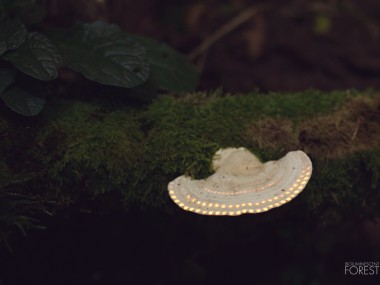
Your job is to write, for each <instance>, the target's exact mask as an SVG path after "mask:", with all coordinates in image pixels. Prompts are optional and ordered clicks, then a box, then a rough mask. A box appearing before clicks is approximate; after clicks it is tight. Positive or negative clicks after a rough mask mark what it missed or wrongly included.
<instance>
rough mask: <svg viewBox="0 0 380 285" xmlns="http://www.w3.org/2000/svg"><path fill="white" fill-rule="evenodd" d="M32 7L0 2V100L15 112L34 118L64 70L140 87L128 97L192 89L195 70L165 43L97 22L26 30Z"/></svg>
mask: <svg viewBox="0 0 380 285" xmlns="http://www.w3.org/2000/svg"><path fill="white" fill-rule="evenodd" d="M32 7H34V8H35V7H36V1H32V0H29V1H27V0H16V1H8V0H2V1H1V2H0V15H1V16H0V56H1V57H0V75H2V78H1V79H0V91H1V92H0V97H1V98H2V99H3V101H4V103H5V104H6V105H7V106H8V107H9V108H10V109H12V110H13V111H15V112H17V113H19V114H22V115H24V116H34V115H37V114H38V113H39V112H40V111H41V110H42V109H43V106H44V104H45V100H46V99H45V98H46V96H47V88H46V87H47V86H48V83H49V82H51V81H52V80H54V79H56V78H58V77H59V69H60V68H61V67H63V66H67V67H68V68H70V69H72V70H74V71H76V72H79V73H80V74H82V75H83V76H85V77H86V78H88V79H89V80H91V81H95V82H97V83H100V84H104V85H106V86H117V87H120V88H124V89H125V88H129V89H131V88H132V87H139V89H133V90H134V91H135V92H134V94H133V96H134V97H138V98H140V99H141V100H145V101H146V100H150V99H151V98H152V97H153V95H154V94H155V93H156V90H163V91H192V90H194V89H195V88H196V86H197V73H196V71H195V68H194V67H193V66H192V65H191V64H190V63H189V62H188V61H187V60H186V58H185V57H184V56H183V55H181V54H179V53H178V52H176V51H175V50H173V49H172V48H170V47H168V46H167V45H164V44H160V43H157V42H155V41H154V40H151V39H148V38H144V37H141V36H140V37H136V36H132V35H128V34H126V33H124V32H123V31H122V30H121V29H120V28H119V27H118V26H116V25H112V24H107V23H104V22H100V21H98V22H94V23H90V24H85V23H78V24H76V25H74V26H73V27H71V28H69V29H57V28H49V29H44V27H43V25H40V27H39V29H38V30H39V31H40V30H45V33H41V32H37V31H32V32H29V31H28V30H29V29H28V28H27V23H29V22H31V23H35V21H34V20H35V19H34V20H31V19H32V18H33V17H31V16H30V15H29V16H26V14H25V11H26V10H27V9H32ZM35 10H36V9H35ZM35 10H33V11H35ZM37 10H38V9H37ZM41 14H42V13H37V16H36V17H35V18H36V19H38V16H39V15H41ZM41 20H42V19H41ZM3 76H4V77H3ZM24 81H28V85H27V86H25V84H24ZM41 86H42V88H40V87H41ZM36 89H39V90H38V92H36ZM152 93H153V94H152ZM124 94H125V96H131V93H130V92H124Z"/></svg>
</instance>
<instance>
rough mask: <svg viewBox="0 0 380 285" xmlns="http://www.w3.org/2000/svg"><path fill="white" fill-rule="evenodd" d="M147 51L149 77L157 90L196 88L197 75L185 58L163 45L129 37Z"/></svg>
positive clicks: (190, 89) (153, 41) (142, 38)
mask: <svg viewBox="0 0 380 285" xmlns="http://www.w3.org/2000/svg"><path fill="white" fill-rule="evenodd" d="M131 38H132V39H133V40H135V41H136V42H138V43H139V44H141V45H142V46H144V47H145V48H146V49H147V52H148V58H149V63H150V67H151V70H150V72H151V76H152V79H153V80H154V82H155V83H156V86H157V88H158V89H161V90H166V91H192V90H194V89H196V88H197V86H198V74H197V71H196V70H195V67H194V66H193V65H192V64H191V63H190V62H189V61H188V60H187V58H186V57H185V56H184V55H182V54H180V53H179V52H177V51H176V50H174V49H172V48H171V47H169V46H168V45H166V44H164V43H159V42H156V41H155V40H152V39H149V38H146V37H142V36H136V35H133V36H131Z"/></svg>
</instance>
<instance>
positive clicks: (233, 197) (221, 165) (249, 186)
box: [168, 147, 312, 216]
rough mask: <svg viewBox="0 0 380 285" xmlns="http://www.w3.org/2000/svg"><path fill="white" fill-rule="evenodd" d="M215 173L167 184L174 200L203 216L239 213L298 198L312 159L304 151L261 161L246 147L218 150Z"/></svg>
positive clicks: (179, 178) (185, 208)
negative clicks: (197, 178)
mask: <svg viewBox="0 0 380 285" xmlns="http://www.w3.org/2000/svg"><path fill="white" fill-rule="evenodd" d="M213 169H214V170H215V173H214V174H212V175H211V176H209V177H208V178H207V179H200V180H195V179H192V178H191V177H188V176H184V175H182V176H180V177H178V178H176V179H174V180H173V181H171V182H170V183H169V185H168V191H169V195H170V197H171V199H172V200H173V201H174V202H175V203H176V204H177V205H178V206H179V207H181V208H182V209H184V210H186V211H191V212H194V213H197V214H202V215H216V216H237V215H241V214H248V213H249V214H256V213H262V212H266V211H268V210H270V209H273V208H276V207H279V206H281V205H283V204H285V203H288V202H289V201H291V200H292V199H293V198H294V197H296V196H297V195H298V194H299V193H300V192H301V191H302V190H303V189H304V188H305V186H306V184H307V183H308V181H309V179H310V177H311V173H312V163H311V161H310V158H309V157H308V156H307V155H306V153H304V152H303V151H301V150H297V151H291V152H288V153H287V154H286V155H285V156H284V157H282V158H281V159H279V160H276V161H268V162H266V163H261V162H260V160H259V159H258V158H257V157H256V156H255V155H253V154H252V153H251V152H250V151H249V150H247V149H245V148H242V147H241V148H226V149H220V150H218V151H217V152H216V153H215V155H214V158H213Z"/></svg>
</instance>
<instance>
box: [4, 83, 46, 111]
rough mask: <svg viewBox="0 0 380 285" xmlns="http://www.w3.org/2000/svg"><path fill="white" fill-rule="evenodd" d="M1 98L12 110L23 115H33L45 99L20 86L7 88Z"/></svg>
mask: <svg viewBox="0 0 380 285" xmlns="http://www.w3.org/2000/svg"><path fill="white" fill-rule="evenodd" d="M1 98H2V99H3V101H4V102H5V104H6V105H7V106H8V107H9V108H10V109H12V110H13V111H15V112H17V113H19V114H21V115H24V116H35V115H37V114H38V113H40V112H41V111H42V109H43V107H44V104H45V100H44V99H43V98H41V97H39V96H36V95H34V94H32V92H30V91H29V92H28V91H27V90H25V89H23V88H20V87H13V88H11V89H8V90H7V91H5V92H4V93H3V94H1Z"/></svg>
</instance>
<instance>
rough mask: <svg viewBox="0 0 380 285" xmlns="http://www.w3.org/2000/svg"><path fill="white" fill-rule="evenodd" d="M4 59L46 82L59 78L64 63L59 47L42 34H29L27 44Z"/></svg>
mask: <svg viewBox="0 0 380 285" xmlns="http://www.w3.org/2000/svg"><path fill="white" fill-rule="evenodd" d="M4 58H5V59H8V60H10V61H11V62H12V63H13V64H14V65H15V66H16V67H17V68H18V69H19V70H20V71H22V72H24V73H25V74H27V75H30V76H32V77H34V78H37V79H39V80H44V81H49V80H53V79H55V78H57V77H58V70H57V69H58V67H59V66H60V65H61V63H62V58H61V55H60V53H59V51H58V49H57V47H56V46H55V45H54V44H53V43H52V42H51V41H50V40H49V39H48V38H46V37H45V36H44V35H42V34H40V33H31V34H29V36H28V38H27V40H26V42H25V44H23V45H22V46H21V47H20V48H19V49H18V50H16V51H13V52H11V53H9V54H6V55H5V57H4Z"/></svg>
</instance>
